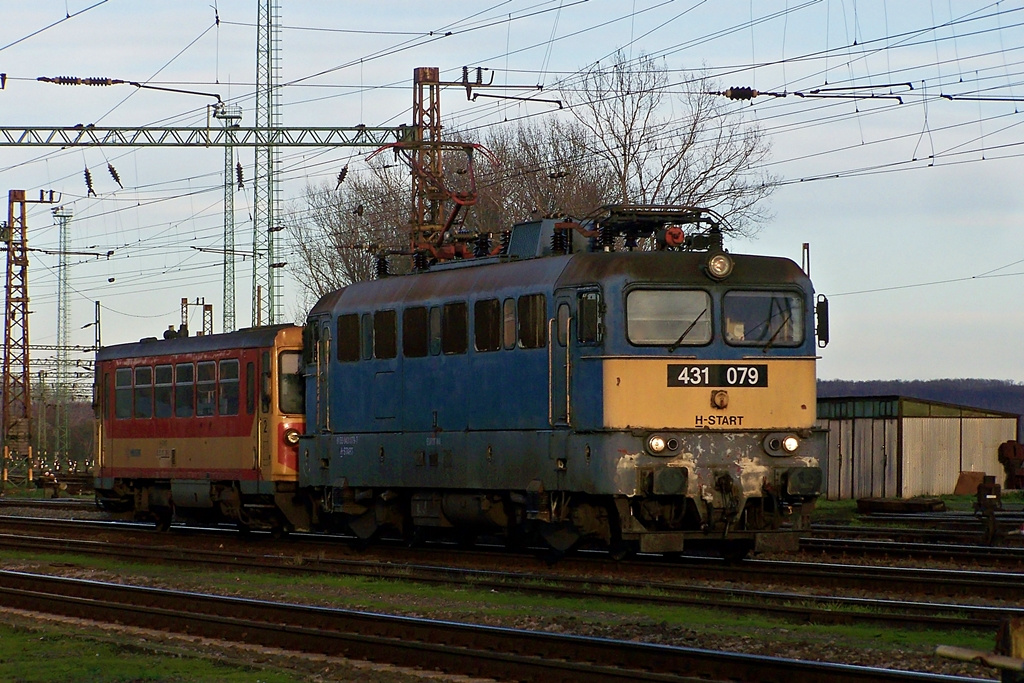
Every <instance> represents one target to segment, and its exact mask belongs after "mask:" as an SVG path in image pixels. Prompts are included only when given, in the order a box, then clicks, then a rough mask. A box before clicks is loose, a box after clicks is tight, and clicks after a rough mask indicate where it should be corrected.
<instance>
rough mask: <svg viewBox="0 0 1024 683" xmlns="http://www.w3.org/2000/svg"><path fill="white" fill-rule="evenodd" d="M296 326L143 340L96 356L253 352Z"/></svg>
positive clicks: (271, 326)
mask: <svg viewBox="0 0 1024 683" xmlns="http://www.w3.org/2000/svg"><path fill="white" fill-rule="evenodd" d="M290 327H294V325H291V324H284V325H268V326H266V327H249V328H246V329H244V330H238V331H236V332H227V333H224V334H207V335H197V336H195V337H176V338H174V339H157V338H156V337H151V338H149V339H140V340H139V341H137V342H130V343H128V344H114V345H112V346H104V347H103V348H101V349H100V350H99V351H98V352H97V353H96V360H98V361H105V360H114V359H117V358H144V357H151V356H168V355H174V354H181V353H202V352H204V351H222V350H224V349H250V348H260V347H265V346H272V345H273V344H274V339H275V338H276V337H277V334H278V333H279V332H280V331H281V330H284V329H287V328H290Z"/></svg>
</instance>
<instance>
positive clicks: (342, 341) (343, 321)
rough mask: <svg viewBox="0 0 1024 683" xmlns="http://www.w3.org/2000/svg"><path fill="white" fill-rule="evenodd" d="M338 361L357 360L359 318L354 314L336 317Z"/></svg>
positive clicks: (348, 361)
mask: <svg viewBox="0 0 1024 683" xmlns="http://www.w3.org/2000/svg"><path fill="white" fill-rule="evenodd" d="M338 360H339V361H341V362H342V363H350V362H352V361H354V360H359V316H358V315H356V314H355V313H350V314H348V315H339V316H338Z"/></svg>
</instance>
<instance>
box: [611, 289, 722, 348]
mask: <svg viewBox="0 0 1024 683" xmlns="http://www.w3.org/2000/svg"><path fill="white" fill-rule="evenodd" d="M626 334H627V336H628V338H629V341H630V342H631V343H633V344H642V345H659V346H672V347H676V346H687V345H690V346H692V345H696V344H707V343H708V342H709V341H711V296H710V295H709V294H708V293H707V292H703V291H700V290H678V289H634V290H633V291H631V292H630V293H629V294H628V295H626Z"/></svg>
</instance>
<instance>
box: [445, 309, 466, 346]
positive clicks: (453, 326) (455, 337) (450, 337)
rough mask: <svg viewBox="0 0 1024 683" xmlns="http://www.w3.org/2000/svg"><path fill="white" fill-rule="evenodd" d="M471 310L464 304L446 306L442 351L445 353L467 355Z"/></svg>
mask: <svg viewBox="0 0 1024 683" xmlns="http://www.w3.org/2000/svg"><path fill="white" fill-rule="evenodd" d="M468 315H469V309H468V307H467V306H466V304H465V303H464V302H461V301H459V302H456V303H451V304H445V305H444V311H443V312H442V314H441V350H442V351H443V352H444V353H447V354H452V353H465V352H466V349H467V348H468V346H469V340H468V333H469V322H468V320H467V317H468Z"/></svg>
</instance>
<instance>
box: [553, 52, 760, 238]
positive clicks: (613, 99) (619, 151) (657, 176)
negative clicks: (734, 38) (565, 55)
mask: <svg viewBox="0 0 1024 683" xmlns="http://www.w3.org/2000/svg"><path fill="white" fill-rule="evenodd" d="M719 89H720V88H719V87H718V85H717V84H715V83H714V82H712V81H711V80H710V79H709V78H708V77H707V75H706V74H694V75H692V76H690V77H689V78H687V79H685V80H684V81H683V82H682V83H681V84H678V85H676V84H670V83H669V77H668V71H667V69H666V67H665V66H664V65H663V64H660V63H658V62H657V60H655V59H654V58H652V57H650V56H647V55H641V56H640V57H638V58H636V59H633V60H629V59H627V58H626V56H625V55H624V54H623V53H622V52H617V53H616V54H615V56H614V57H613V59H612V62H611V64H609V65H608V66H602V65H601V64H595V65H593V66H592V67H591V68H590V69H588V70H586V71H585V72H583V73H582V75H581V76H580V77H579V79H578V80H577V81H576V82H575V83H572V84H567V85H566V86H565V87H564V88H563V96H564V98H565V100H566V101H567V102H569V103H570V111H571V112H572V114H573V115H574V117H575V118H576V120H577V121H578V122H579V123H580V124H581V125H582V126H584V127H585V128H586V130H587V131H588V133H589V135H588V137H587V140H586V147H587V149H588V150H589V151H590V152H591V153H592V154H593V155H594V156H596V157H598V158H600V159H601V160H602V161H603V162H604V163H606V164H607V165H608V167H609V170H610V172H611V174H612V176H613V177H614V182H615V197H614V201H616V202H621V203H624V204H682V205H690V206H701V207H705V208H710V209H715V210H716V211H718V212H719V213H721V214H722V215H724V216H726V218H727V219H728V220H729V223H730V228H731V229H732V230H734V231H736V232H740V233H745V234H750V233H753V232H755V231H756V229H757V224H758V223H760V222H762V221H764V220H765V219H767V218H768V213H767V211H766V209H765V207H764V204H763V201H762V200H764V199H766V198H767V197H768V196H769V195H770V194H771V192H772V190H773V189H774V186H775V178H774V177H773V176H771V174H769V173H767V172H765V171H764V170H760V168H759V167H760V165H761V164H762V163H763V162H764V161H765V160H766V159H767V157H768V155H769V152H770V145H769V142H768V140H767V138H766V137H765V136H764V134H763V133H762V132H761V130H760V129H759V128H758V127H757V126H756V125H750V124H747V123H745V122H744V121H742V120H741V119H740V118H739V117H738V115H736V114H734V113H732V112H731V111H730V110H729V105H728V103H727V102H726V101H725V100H723V99H722V98H720V97H717V96H715V95H710V94H708V93H710V92H714V91H717V90H719ZM672 91H678V97H675V98H671V99H670V95H669V93H670V92H672ZM670 107H671V108H672V109H674V110H675V111H674V113H673V114H672V115H668V114H667V112H666V110H667V109H669V108H670Z"/></svg>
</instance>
